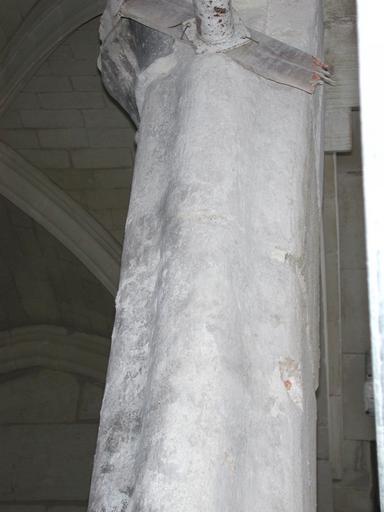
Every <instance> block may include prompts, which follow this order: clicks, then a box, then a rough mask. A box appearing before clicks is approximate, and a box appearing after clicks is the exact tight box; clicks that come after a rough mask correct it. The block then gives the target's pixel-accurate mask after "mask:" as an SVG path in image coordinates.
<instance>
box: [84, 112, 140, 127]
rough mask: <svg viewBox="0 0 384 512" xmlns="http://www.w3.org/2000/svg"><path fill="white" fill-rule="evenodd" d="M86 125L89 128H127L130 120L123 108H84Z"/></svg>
mask: <svg viewBox="0 0 384 512" xmlns="http://www.w3.org/2000/svg"><path fill="white" fill-rule="evenodd" d="M83 115H84V119H85V126H87V127H88V128H126V127H129V126H130V123H131V122H130V120H129V118H128V116H127V115H126V114H124V113H123V112H122V111H121V110H118V109H117V108H115V109H114V110H111V109H105V110H84V111H83Z"/></svg>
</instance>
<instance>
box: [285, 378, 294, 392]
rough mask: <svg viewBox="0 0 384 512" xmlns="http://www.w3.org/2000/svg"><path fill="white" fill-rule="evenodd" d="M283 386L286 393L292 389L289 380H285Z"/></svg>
mask: <svg viewBox="0 0 384 512" xmlns="http://www.w3.org/2000/svg"><path fill="white" fill-rule="evenodd" d="M284 386H285V389H286V390H287V391H289V390H290V389H291V388H292V382H291V381H290V380H289V379H287V380H285V381H284Z"/></svg>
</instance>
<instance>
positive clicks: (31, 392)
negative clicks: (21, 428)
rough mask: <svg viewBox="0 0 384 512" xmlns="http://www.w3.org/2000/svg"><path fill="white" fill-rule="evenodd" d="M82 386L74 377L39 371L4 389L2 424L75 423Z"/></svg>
mask: <svg viewBox="0 0 384 512" xmlns="http://www.w3.org/2000/svg"><path fill="white" fill-rule="evenodd" d="M78 393H79V386H78V383H77V380H76V378H75V377H74V376H73V375H70V374H66V373H62V372H54V371H51V370H44V369H36V370H31V371H30V372H27V373H25V374H23V375H21V376H20V375H18V374H16V375H13V374H11V375H10V376H9V378H8V380H6V381H5V382H4V381H3V382H2V383H1V385H0V423H2V424H4V423H6V424H10V423H45V422H48V423H60V422H73V421H75V418H76V407H77V400H78Z"/></svg>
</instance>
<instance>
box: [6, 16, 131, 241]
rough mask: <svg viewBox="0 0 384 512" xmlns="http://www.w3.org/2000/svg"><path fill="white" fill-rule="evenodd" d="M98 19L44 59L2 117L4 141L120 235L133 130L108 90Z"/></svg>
mask: <svg viewBox="0 0 384 512" xmlns="http://www.w3.org/2000/svg"><path fill="white" fill-rule="evenodd" d="M98 25H99V19H98V18H97V19H95V20H93V21H91V22H89V23H87V24H86V25H84V26H83V27H81V28H80V29H78V30H77V31H76V32H74V33H73V34H72V35H71V36H70V37H69V38H67V40H65V41H64V42H63V43H62V44H61V45H60V46H59V47H58V48H57V49H56V50H55V51H54V53H53V54H51V55H50V56H49V58H48V59H47V60H46V61H45V62H44V63H43V64H42V66H41V67H40V69H39V70H38V71H37V73H36V74H35V76H33V77H32V78H31V79H30V80H29V82H28V83H27V85H26V86H25V87H24V89H23V90H22V91H21V92H20V93H19V94H18V95H17V96H16V98H15V99H14V101H13V102H12V104H11V105H10V107H9V109H8V110H7V111H6V112H5V114H4V115H3V116H2V117H1V118H0V140H1V141H3V142H5V143H6V144H8V145H10V146H11V147H12V148H13V149H15V150H16V151H17V152H18V153H19V154H21V155H22V156H23V157H24V158H25V159H27V160H28V161H29V162H31V163H32V164H33V165H35V166H36V167H37V168H39V169H40V170H42V171H43V172H44V173H45V174H46V175H47V176H48V177H49V178H50V179H51V180H52V181H53V182H55V183H56V184H57V185H58V186H59V187H60V188H62V189H63V190H65V191H66V192H68V194H69V195H70V196H71V197H72V198H73V199H75V200H76V201H78V202H79V203H80V204H81V205H82V206H83V207H84V208H85V209H86V210H87V211H88V212H90V213H91V214H92V215H93V216H94V217H95V218H96V219H97V220H98V221H99V222H100V223H101V224H102V225H103V226H104V227H105V228H106V229H108V230H109V231H110V232H111V233H112V234H113V235H114V236H115V238H116V239H117V240H119V241H121V240H122V237H123V231H124V224H125V218H126V212H127V208H128V200H129V193H130V185H131V180H132V168H133V159H134V135H135V129H134V127H133V126H132V124H131V122H130V120H129V119H128V117H127V116H126V115H125V114H124V113H123V112H122V111H121V110H120V109H119V107H118V106H117V105H116V104H115V103H114V102H113V101H112V100H111V99H110V97H109V96H108V95H107V93H106V92H105V90H104V89H103V86H102V83H101V79H100V75H99V72H98V70H97V66H96V61H97V54H98V44H99V43H98Z"/></svg>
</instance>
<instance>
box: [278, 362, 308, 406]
mask: <svg viewBox="0 0 384 512" xmlns="http://www.w3.org/2000/svg"><path fill="white" fill-rule="evenodd" d="M279 369H280V377H281V380H282V381H283V384H284V387H285V389H286V390H287V393H288V395H289V397H290V398H291V400H292V402H294V403H295V404H296V405H298V406H299V407H300V409H303V382H302V374H301V368H300V365H299V363H298V362H297V361H295V360H294V359H291V358H290V357H286V358H285V359H283V360H282V361H280V362H279Z"/></svg>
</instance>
